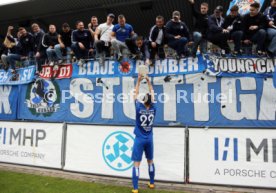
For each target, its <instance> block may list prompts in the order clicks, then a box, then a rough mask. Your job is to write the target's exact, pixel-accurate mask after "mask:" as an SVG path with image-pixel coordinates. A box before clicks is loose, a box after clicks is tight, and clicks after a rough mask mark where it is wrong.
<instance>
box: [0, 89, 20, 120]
mask: <svg viewBox="0 0 276 193" xmlns="http://www.w3.org/2000/svg"><path fill="white" fill-rule="evenodd" d="M18 96H19V91H18V87H17V86H0V120H15V119H16V115H17V101H18Z"/></svg>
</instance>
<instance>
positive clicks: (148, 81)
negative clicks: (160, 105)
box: [146, 76, 155, 102]
mask: <svg viewBox="0 0 276 193" xmlns="http://www.w3.org/2000/svg"><path fill="white" fill-rule="evenodd" d="M146 80H147V83H148V86H149V93H150V95H151V100H152V102H155V98H154V90H153V87H152V85H151V82H150V79H149V77H148V76H147V77H146Z"/></svg>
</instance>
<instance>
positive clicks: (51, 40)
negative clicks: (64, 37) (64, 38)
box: [42, 32, 59, 47]
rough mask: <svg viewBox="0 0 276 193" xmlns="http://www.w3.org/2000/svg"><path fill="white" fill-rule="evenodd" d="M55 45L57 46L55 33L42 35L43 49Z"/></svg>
mask: <svg viewBox="0 0 276 193" xmlns="http://www.w3.org/2000/svg"><path fill="white" fill-rule="evenodd" d="M57 44H59V43H58V33H57V32H55V33H50V32H48V33H46V34H44V36H43V39H42V45H43V46H44V47H49V46H55V45H57Z"/></svg>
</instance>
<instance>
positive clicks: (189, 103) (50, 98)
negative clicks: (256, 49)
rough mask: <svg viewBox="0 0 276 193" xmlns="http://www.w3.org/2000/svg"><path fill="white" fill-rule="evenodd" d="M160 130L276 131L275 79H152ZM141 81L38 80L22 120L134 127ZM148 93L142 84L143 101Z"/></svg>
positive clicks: (24, 93)
mask: <svg viewBox="0 0 276 193" xmlns="http://www.w3.org/2000/svg"><path fill="white" fill-rule="evenodd" d="M150 80H151V81H152V84H153V88H154V90H155V93H156V95H155V98H156V101H157V103H156V107H157V112H156V119H155V125H159V126H171V125H181V126H186V125H187V126H220V127H229V126H232V127H256V128H259V127H272V128H273V127H275V125H276V120H275V119H276V118H275V111H276V109H275V101H276V89H275V88H274V86H273V81H272V78H267V79H263V78H253V77H251V78H250V77H240V78H227V77H221V78H217V77H210V76H206V75H204V74H193V75H185V76H182V75H179V76H165V77H164V76H160V77H153V78H150ZM136 81H137V78H135V77H122V78H119V77H117V78H98V79H96V78H75V79H62V80H58V81H55V80H44V79H38V80H37V81H36V82H34V83H33V84H29V85H22V86H21V91H20V96H19V97H20V99H19V109H18V118H19V119H30V120H41V121H53V122H56V121H57V122H64V121H65V122H73V123H76V122H79V123H80V122H81V123H93V124H104V125H134V124H135V105H134V100H133V89H134V87H135V84H136ZM146 92H148V86H147V84H146V83H145V80H143V81H142V83H141V89H140V93H141V98H143V94H145V93H146Z"/></svg>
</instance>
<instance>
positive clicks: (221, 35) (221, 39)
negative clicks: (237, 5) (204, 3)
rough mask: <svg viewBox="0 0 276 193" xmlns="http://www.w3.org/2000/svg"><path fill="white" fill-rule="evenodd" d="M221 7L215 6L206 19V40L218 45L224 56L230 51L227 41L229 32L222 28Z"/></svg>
mask: <svg viewBox="0 0 276 193" xmlns="http://www.w3.org/2000/svg"><path fill="white" fill-rule="evenodd" d="M222 14H223V7H222V6H217V7H216V9H215V10H214V14H213V15H211V16H210V17H209V19H208V25H209V29H208V40H209V41H210V42H212V43H213V44H215V45H217V46H218V47H220V48H221V49H222V50H221V54H222V55H223V56H224V55H225V54H229V53H230V47H229V45H228V43H227V40H228V39H229V33H227V31H226V30H224V29H223V26H222V25H223V22H224V18H223V17H222Z"/></svg>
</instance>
